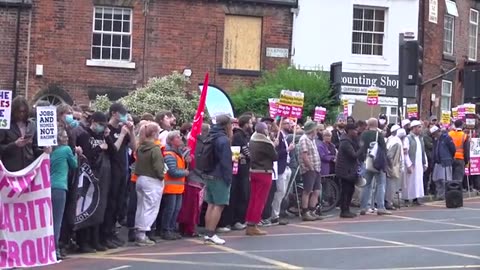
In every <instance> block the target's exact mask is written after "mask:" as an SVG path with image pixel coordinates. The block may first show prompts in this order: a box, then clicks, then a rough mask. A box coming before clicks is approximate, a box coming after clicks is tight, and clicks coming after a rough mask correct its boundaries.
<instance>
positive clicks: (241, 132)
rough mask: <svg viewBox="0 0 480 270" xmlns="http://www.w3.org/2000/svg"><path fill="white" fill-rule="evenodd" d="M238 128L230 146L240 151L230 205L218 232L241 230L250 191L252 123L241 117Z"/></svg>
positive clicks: (249, 118) (234, 131)
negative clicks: (249, 143)
mask: <svg viewBox="0 0 480 270" xmlns="http://www.w3.org/2000/svg"><path fill="white" fill-rule="evenodd" d="M238 122H239V127H238V128H234V129H233V138H232V146H234V147H238V148H239V150H240V159H239V160H238V164H237V165H238V170H237V172H236V173H234V175H233V179H232V187H231V189H230V204H229V205H228V206H227V207H225V209H224V210H223V212H222V219H221V221H220V224H221V225H220V226H221V227H220V228H218V229H217V230H218V231H219V232H227V231H230V229H233V230H243V229H245V228H246V227H247V226H246V225H245V214H246V212H247V205H248V199H249V193H250V192H249V190H250V187H249V185H250V177H249V170H250V150H249V146H248V142H249V140H250V136H251V135H252V134H253V122H252V117H251V116H250V115H241V116H240V117H239V118H238Z"/></svg>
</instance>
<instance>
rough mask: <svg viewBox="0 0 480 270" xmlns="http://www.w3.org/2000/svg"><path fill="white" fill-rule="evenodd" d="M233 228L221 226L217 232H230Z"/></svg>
mask: <svg viewBox="0 0 480 270" xmlns="http://www.w3.org/2000/svg"><path fill="white" fill-rule="evenodd" d="M231 230H232V229H230V228H229V227H220V228H217V232H218V233H228V232H230V231H231Z"/></svg>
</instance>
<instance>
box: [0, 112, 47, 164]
mask: <svg viewBox="0 0 480 270" xmlns="http://www.w3.org/2000/svg"><path fill="white" fill-rule="evenodd" d="M25 129H26V137H31V138H32V143H30V144H27V145H25V146H24V147H17V146H16V145H15V141H16V140H17V139H18V138H20V137H21V133H20V129H19V128H18V126H17V124H16V123H15V122H14V121H12V122H11V124H10V129H2V130H0V158H1V159H2V162H3V165H5V168H6V169H7V170H8V171H10V172H16V171H19V170H21V169H23V168H25V167H27V166H28V165H30V164H31V163H32V162H33V161H35V159H36V158H37V157H39V156H40V155H41V154H42V152H43V151H42V150H41V149H39V148H38V146H37V126H36V124H35V122H34V121H32V120H28V122H27V126H26V128H25Z"/></svg>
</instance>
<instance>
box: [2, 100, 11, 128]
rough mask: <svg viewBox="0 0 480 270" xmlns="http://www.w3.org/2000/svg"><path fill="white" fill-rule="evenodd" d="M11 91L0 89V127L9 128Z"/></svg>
mask: <svg viewBox="0 0 480 270" xmlns="http://www.w3.org/2000/svg"><path fill="white" fill-rule="evenodd" d="M11 115H12V91H10V90H0V129H10V122H11Z"/></svg>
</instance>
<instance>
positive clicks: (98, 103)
mask: <svg viewBox="0 0 480 270" xmlns="http://www.w3.org/2000/svg"><path fill="white" fill-rule="evenodd" d="M189 84H190V81H189V79H188V78H186V77H185V76H183V75H182V74H179V73H178V72H174V73H173V74H171V75H168V76H164V77H161V78H152V79H150V80H149V81H148V83H147V85H145V87H142V88H139V89H137V90H135V91H133V92H131V93H130V94H129V95H128V96H125V97H123V98H121V99H119V100H118V102H120V103H122V104H123V105H125V106H126V107H127V109H128V110H129V111H130V112H131V113H133V114H136V115H142V114H143V113H151V114H154V115H155V114H156V113H157V112H159V111H162V110H169V111H172V112H173V114H175V116H176V118H177V124H180V125H181V124H183V123H186V122H191V121H192V120H193V118H194V116H195V113H196V111H197V107H198V100H199V94H198V92H197V91H193V92H192V91H190V90H189V88H188V86H189ZM110 105H111V101H110V100H109V99H108V97H107V96H106V95H104V96H97V98H96V100H95V103H94V105H93V106H94V108H95V109H96V110H100V111H107V110H108V108H109V107H110Z"/></svg>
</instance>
